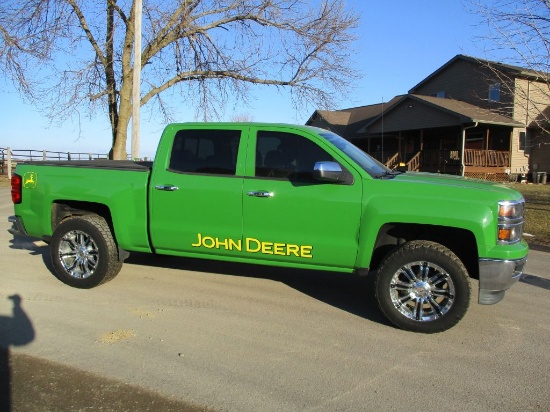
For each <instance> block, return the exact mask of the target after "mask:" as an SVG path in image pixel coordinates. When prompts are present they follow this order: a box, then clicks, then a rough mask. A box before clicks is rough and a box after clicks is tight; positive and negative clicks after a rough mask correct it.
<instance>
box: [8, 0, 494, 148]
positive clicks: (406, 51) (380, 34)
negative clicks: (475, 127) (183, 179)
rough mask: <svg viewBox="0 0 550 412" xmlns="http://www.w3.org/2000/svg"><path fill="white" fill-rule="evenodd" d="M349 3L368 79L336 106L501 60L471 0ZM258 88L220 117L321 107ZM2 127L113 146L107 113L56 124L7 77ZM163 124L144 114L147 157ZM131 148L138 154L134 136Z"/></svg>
mask: <svg viewBox="0 0 550 412" xmlns="http://www.w3.org/2000/svg"><path fill="white" fill-rule="evenodd" d="M347 4H348V5H349V7H350V8H352V9H353V10H355V11H356V12H357V13H358V14H359V16H360V24H359V27H358V29H357V30H356V35H357V37H358V40H357V42H356V44H355V54H354V55H353V56H351V58H352V59H353V64H354V65H355V67H356V68H358V69H359V71H360V73H361V76H362V77H361V78H360V79H359V80H357V81H356V83H355V84H354V85H353V88H352V90H351V93H349V96H346V97H343V98H342V99H341V100H340V101H337V102H334V106H335V109H345V108H350V107H357V106H364V105H369V104H376V103H381V102H383V101H384V102H387V101H388V100H390V99H391V98H393V97H394V96H397V95H400V94H405V93H407V91H408V90H409V89H411V88H412V87H413V86H415V85H416V84H417V83H419V82H420V81H421V80H423V79H424V78H425V77H427V76H428V75H429V74H431V73H432V72H434V71H435V70H436V69H438V68H439V67H441V66H442V65H443V64H445V63H446V62H447V61H449V60H450V59H451V58H453V57H454V56H456V55H457V54H466V55H470V56H475V57H480V58H485V59H490V60H498V57H500V56H495V55H493V54H491V53H490V52H486V51H485V49H486V48H487V46H488V45H485V44H484V42H483V41H480V39H482V38H483V36H484V34H485V33H486V30H487V26H486V25H483V24H482V19H481V17H480V16H478V15H475V14H472V13H470V12H469V11H468V4H469V1H468V0H444V1H442V0H389V1H376V0H348V1H347ZM252 90H253V92H252V95H251V98H250V101H249V103H248V105H240V106H237V107H236V108H233V105H231V107H228V108H227V110H226V111H225V113H224V116H223V117H222V118H221V119H220V120H222V121H230V120H231V118H233V117H235V116H237V115H246V116H247V117H249V118H251V119H252V120H254V121H258V122H281V123H296V124H304V123H305V122H306V121H307V119H308V118H309V116H310V115H311V114H312V113H313V112H314V111H315V109H317V108H316V107H307V108H304V109H302V110H301V111H299V112H296V111H295V109H294V108H293V106H292V103H291V99H290V95H289V94H286V93H284V92H280V91H277V90H276V89H274V88H268V87H255V88H253V89H252ZM228 106H229V105H228ZM177 116H178V117H177V121H178V122H186V121H195V120H200V119H196V118H195V108H194V107H192V106H189V107H184V108H183V109H182V110H181V111H180V112H179V113H178V114H177ZM0 124H1V125H2V131H1V132H0V147H2V148H5V147H10V148H11V149H12V150H21V149H26V150H28V149H35V150H50V151H71V152H85V153H88V152H92V153H107V152H108V151H109V149H110V147H111V135H110V127H109V123H108V119H107V118H106V116H105V117H102V116H101V114H98V115H96V116H95V117H94V118H93V119H92V120H88V119H87V118H85V116H84V117H83V118H81V119H73V120H69V121H66V122H65V123H64V124H62V125H59V124H55V123H54V124H52V123H51V122H50V121H49V119H48V118H46V116H45V115H44V114H42V113H40V112H39V111H38V110H37V109H36V108H34V107H32V106H30V105H28V104H25V102H24V101H23V99H22V98H21V97H20V96H19V95H18V94H17V92H16V91H15V90H14V88H13V87H11V86H10V85H9V84H8V83H6V82H2V81H1V80H0ZM164 126H165V124H163V123H162V122H161V121H159V119H155V118H151V117H149V116H147V117H145V116H144V115H142V117H141V137H140V155H141V156H142V157H149V158H151V157H154V154H155V150H156V146H157V143H158V140H159V138H160V135H161V133H162V130H163V128H164ZM130 134H131V132H130V131H129V136H130ZM127 151H128V152H130V151H131V142H130V138H128V145H127Z"/></svg>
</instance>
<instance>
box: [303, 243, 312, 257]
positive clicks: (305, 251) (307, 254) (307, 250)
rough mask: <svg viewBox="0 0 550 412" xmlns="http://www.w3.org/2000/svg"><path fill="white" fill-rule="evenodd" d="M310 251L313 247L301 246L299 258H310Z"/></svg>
mask: <svg viewBox="0 0 550 412" xmlns="http://www.w3.org/2000/svg"><path fill="white" fill-rule="evenodd" d="M311 249H313V246H301V247H300V256H301V257H303V258H310V259H311V258H312V257H313V256H312V255H311Z"/></svg>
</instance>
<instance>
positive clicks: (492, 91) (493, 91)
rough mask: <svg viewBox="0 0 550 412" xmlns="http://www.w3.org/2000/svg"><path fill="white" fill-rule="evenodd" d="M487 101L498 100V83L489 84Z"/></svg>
mask: <svg viewBox="0 0 550 412" xmlns="http://www.w3.org/2000/svg"><path fill="white" fill-rule="evenodd" d="M489 101H490V102H500V83H495V84H492V85H491V86H489Z"/></svg>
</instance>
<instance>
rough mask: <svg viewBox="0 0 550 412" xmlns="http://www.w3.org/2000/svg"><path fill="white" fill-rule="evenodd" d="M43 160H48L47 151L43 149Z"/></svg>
mask: <svg viewBox="0 0 550 412" xmlns="http://www.w3.org/2000/svg"><path fill="white" fill-rule="evenodd" d="M42 160H46V151H45V150H42Z"/></svg>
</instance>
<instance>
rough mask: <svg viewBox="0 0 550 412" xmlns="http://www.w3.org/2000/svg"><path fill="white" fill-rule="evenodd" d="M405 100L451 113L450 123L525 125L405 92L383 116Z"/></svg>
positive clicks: (449, 101) (364, 128) (452, 102)
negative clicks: (452, 121) (453, 120)
mask: <svg viewBox="0 0 550 412" xmlns="http://www.w3.org/2000/svg"><path fill="white" fill-rule="evenodd" d="M407 100H410V101H415V102H418V103H420V104H424V105H426V106H429V107H431V108H433V109H435V110H438V111H440V112H442V113H446V114H448V115H451V116H452V117H454V118H455V119H456V122H454V123H453V124H452V125H460V124H469V123H476V122H479V123H482V124H492V125H500V126H509V127H525V125H524V124H522V123H520V122H517V121H515V120H514V119H512V118H510V117H507V116H503V115H501V114H498V113H495V112H492V111H490V110H487V109H483V108H481V107H478V106H474V105H472V104H469V103H466V102H463V101H460V100H453V99H446V98H442V97H432V96H421V95H416V94H405V95H402V96H398V99H397V100H396V101H395V102H394V104H393V105H392V106H391V107H388V108H386V110H385V112H384V116H385V117H389V116H391V115H392V111H393V110H395V109H396V108H397V107H399V106H402V105H403V104H404V103H405V102H406V101H407ZM381 118H382V114H380V115H379V116H377V117H376V118H373V119H370V121H368V122H367V123H366V124H364V125H363V126H362V127H361V128H359V129H357V130H355V132H354V134H363V133H365V132H367V130H368V128H369V127H372V126H373V125H374V124H375V123H377V122H378V121H379V120H381ZM450 126H451V124H450ZM386 130H387V131H391V130H390V129H388V126H386Z"/></svg>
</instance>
